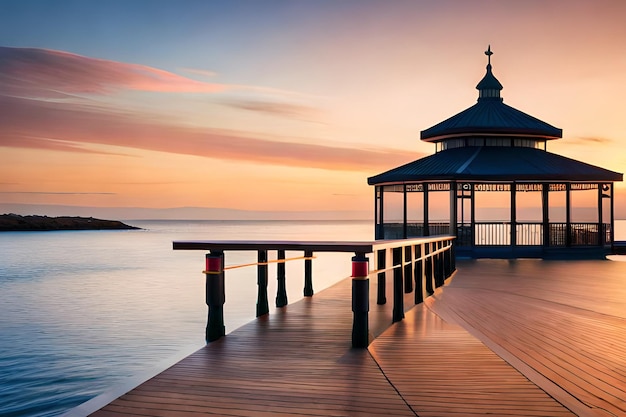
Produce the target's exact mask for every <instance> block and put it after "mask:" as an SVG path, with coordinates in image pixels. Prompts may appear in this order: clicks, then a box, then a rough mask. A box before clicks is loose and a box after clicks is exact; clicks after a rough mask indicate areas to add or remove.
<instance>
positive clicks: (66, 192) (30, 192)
mask: <svg viewBox="0 0 626 417" xmlns="http://www.w3.org/2000/svg"><path fill="white" fill-rule="evenodd" d="M0 194H35V195H115V194H117V193H98V192H72V191H0Z"/></svg>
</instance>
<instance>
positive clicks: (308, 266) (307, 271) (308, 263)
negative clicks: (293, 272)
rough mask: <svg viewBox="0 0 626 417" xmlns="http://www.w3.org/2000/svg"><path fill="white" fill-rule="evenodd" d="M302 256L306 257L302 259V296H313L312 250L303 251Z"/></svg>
mask: <svg viewBox="0 0 626 417" xmlns="http://www.w3.org/2000/svg"><path fill="white" fill-rule="evenodd" d="M304 256H305V257H306V258H307V259H305V260H304V296H305V297H311V296H313V260H312V259H311V258H313V252H312V251H310V250H305V251H304Z"/></svg>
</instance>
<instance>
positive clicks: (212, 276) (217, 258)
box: [204, 250, 226, 343]
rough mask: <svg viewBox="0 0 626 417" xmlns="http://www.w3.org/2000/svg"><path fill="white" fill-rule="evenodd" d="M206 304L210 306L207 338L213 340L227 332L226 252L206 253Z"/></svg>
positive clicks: (213, 251) (208, 340)
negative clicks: (225, 320)
mask: <svg viewBox="0 0 626 417" xmlns="http://www.w3.org/2000/svg"><path fill="white" fill-rule="evenodd" d="M204 273H205V275H206V304H207V306H209V314H208V318H207V325H206V333H205V338H206V341H207V343H208V342H213V341H214V340H217V339H219V338H220V337H222V336H224V335H225V334H226V327H225V326H224V302H225V301H226V293H225V291H224V252H222V251H215V250H212V251H211V252H209V253H207V254H206V270H205V271H204Z"/></svg>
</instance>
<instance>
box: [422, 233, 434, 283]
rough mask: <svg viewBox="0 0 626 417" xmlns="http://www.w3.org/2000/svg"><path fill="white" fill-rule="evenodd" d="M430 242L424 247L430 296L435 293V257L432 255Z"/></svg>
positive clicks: (425, 271) (425, 270) (425, 269)
mask: <svg viewBox="0 0 626 417" xmlns="http://www.w3.org/2000/svg"><path fill="white" fill-rule="evenodd" d="M430 252H431V251H430V242H428V243H426V244H425V245H424V255H425V256H426V258H425V259H424V275H425V277H424V279H425V280H426V292H427V293H428V295H432V294H433V293H434V292H435V291H434V290H433V257H432V256H431V255H429V254H430Z"/></svg>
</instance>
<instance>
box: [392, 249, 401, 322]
mask: <svg viewBox="0 0 626 417" xmlns="http://www.w3.org/2000/svg"><path fill="white" fill-rule="evenodd" d="M392 254H393V263H392V264H393V319H392V321H393V322H394V323H395V322H397V321H400V320H402V319H403V318H404V291H403V288H402V287H403V286H404V285H403V284H404V278H403V277H402V275H403V274H402V272H403V269H404V268H403V267H402V247H398V248H393V249H392Z"/></svg>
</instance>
